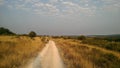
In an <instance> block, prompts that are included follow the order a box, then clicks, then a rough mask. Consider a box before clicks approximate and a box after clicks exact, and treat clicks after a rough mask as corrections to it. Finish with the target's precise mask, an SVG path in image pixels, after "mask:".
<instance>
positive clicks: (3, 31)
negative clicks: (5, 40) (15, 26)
mask: <svg viewBox="0 0 120 68" xmlns="http://www.w3.org/2000/svg"><path fill="white" fill-rule="evenodd" d="M0 35H15V33H13V32H11V31H10V30H9V29H7V28H4V27H0Z"/></svg>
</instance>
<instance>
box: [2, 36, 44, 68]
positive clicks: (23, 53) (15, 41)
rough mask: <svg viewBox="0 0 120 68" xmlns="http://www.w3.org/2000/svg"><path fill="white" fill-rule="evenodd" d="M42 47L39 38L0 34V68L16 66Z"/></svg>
mask: <svg viewBox="0 0 120 68" xmlns="http://www.w3.org/2000/svg"><path fill="white" fill-rule="evenodd" d="M42 48H43V43H42V42H41V38H39V37H35V38H34V39H31V38H29V37H27V36H0V68H18V67H19V66H21V65H24V64H25V63H26V62H27V61H28V60H29V59H30V58H32V57H35V56H36V55H37V53H38V52H39V51H40V50H41V49H42Z"/></svg>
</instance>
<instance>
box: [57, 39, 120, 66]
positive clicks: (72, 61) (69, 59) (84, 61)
mask: <svg viewBox="0 0 120 68" xmlns="http://www.w3.org/2000/svg"><path fill="white" fill-rule="evenodd" d="M55 41H56V43H57V46H58V48H59V51H60V53H61V56H62V58H63V60H64V63H65V65H66V68H119V67H120V59H119V56H117V55H116V52H113V51H110V50H106V49H103V48H100V47H95V46H91V45H86V44H82V43H81V41H79V40H73V39H55ZM117 54H119V53H117Z"/></svg>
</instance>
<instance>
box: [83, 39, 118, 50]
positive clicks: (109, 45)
mask: <svg viewBox="0 0 120 68" xmlns="http://www.w3.org/2000/svg"><path fill="white" fill-rule="evenodd" d="M82 43H84V44H90V45H95V46H99V47H102V48H106V49H109V50H113V51H117V52H120V42H115V41H107V40H99V39H94V38H91V39H86V40H82Z"/></svg>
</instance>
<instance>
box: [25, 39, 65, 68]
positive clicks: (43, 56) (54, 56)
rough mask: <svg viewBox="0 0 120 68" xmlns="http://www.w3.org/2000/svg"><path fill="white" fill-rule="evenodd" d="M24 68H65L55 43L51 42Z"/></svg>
mask: <svg viewBox="0 0 120 68" xmlns="http://www.w3.org/2000/svg"><path fill="white" fill-rule="evenodd" d="M24 68H64V65H63V62H62V60H61V58H60V55H59V52H58V49H57V47H56V45H55V43H54V41H49V42H48V43H47V44H46V45H45V47H44V48H43V50H42V51H41V52H40V53H39V55H38V56H37V57H36V58H35V59H34V60H32V61H31V62H30V63H29V64H28V65H27V66H25V67H24Z"/></svg>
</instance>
